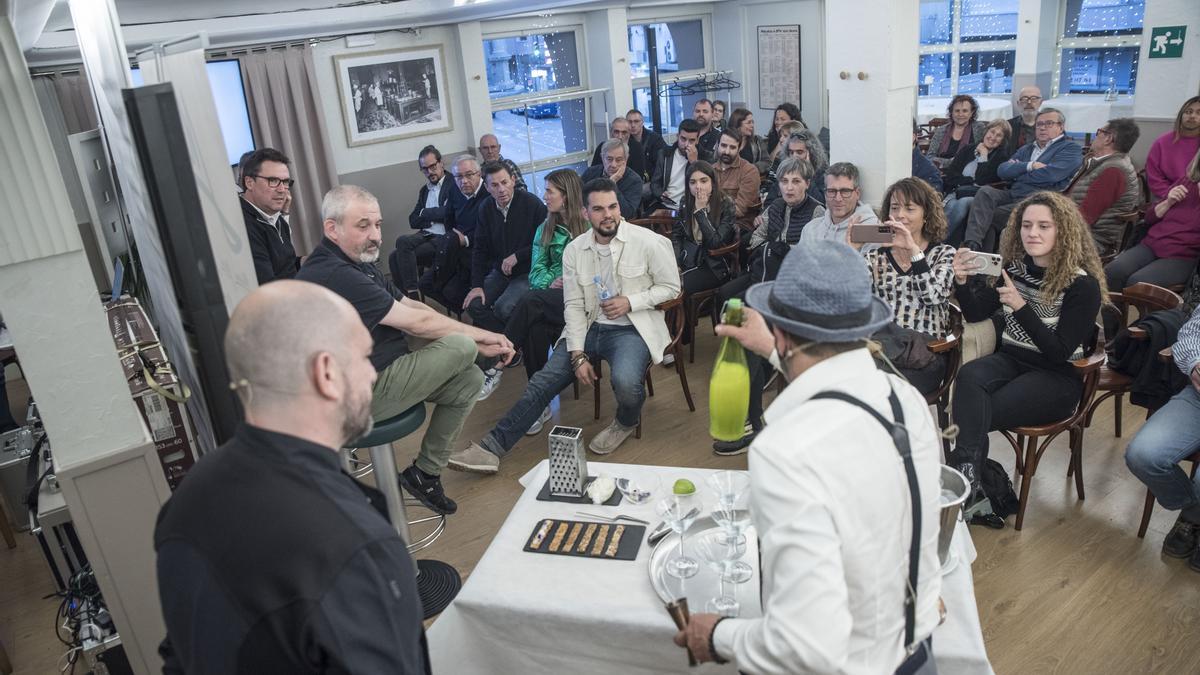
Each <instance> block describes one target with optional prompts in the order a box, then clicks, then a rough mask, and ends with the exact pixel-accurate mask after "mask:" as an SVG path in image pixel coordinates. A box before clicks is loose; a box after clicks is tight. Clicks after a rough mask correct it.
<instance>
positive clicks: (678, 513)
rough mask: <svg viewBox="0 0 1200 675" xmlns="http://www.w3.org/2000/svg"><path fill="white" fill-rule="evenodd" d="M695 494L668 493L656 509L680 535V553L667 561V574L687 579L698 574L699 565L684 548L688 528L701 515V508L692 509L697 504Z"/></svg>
mask: <svg viewBox="0 0 1200 675" xmlns="http://www.w3.org/2000/svg"><path fill="white" fill-rule="evenodd" d="M695 503H696V498H695V494H694V493H693V494H687V495H680V494H674V493H672V494H668V495H666V496H664V497H663V498H662V500H661V501H659V502H658V505H657V507H656V510H657V511H658V515H659V516H660V517H661V518H662V519H663V520H664V521H666V523H667V524H668V525H670V526H671V529H672V530H673V531H674V532H675V534H677V535H679V555H677V556H675V557H674V558H671V559H670V560H668V561H667V565H666V567H667V574H670V575H671V576H673V577H675V578H677V579H687V578H689V577H693V576H695V574H696V570H697V568H698V567H699V565H698V564H697V563H696V560H695V559H694V558H689V557H688V556H687V555H686V554H685V553H684V550H683V543H684V539H686V538H687V530H688V528H689V527H691V526H692V523H693V522H694V521H695V520H696V516H697V515H699V509H697V510H696V511H692V507H693V506H695Z"/></svg>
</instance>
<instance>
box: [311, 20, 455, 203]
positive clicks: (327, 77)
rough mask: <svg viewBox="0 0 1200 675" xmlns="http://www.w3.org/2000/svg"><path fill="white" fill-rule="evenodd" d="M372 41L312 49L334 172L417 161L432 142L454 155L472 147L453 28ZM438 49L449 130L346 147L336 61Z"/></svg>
mask: <svg viewBox="0 0 1200 675" xmlns="http://www.w3.org/2000/svg"><path fill="white" fill-rule="evenodd" d="M375 39H376V42H375V44H374V45H372V46H370V47H359V48H347V47H346V41H345V40H344V39H338V40H331V41H329V42H323V43H321V44H318V45H314V46H313V48H312V51H313V65H314V66H315V68H316V79H317V95H318V97H319V98H320V100H321V106H322V108H323V110H324V112H325V121H326V124H328V126H329V129H328V132H329V142H330V145H331V146H332V148H333V162H334V167H335V168H336V170H337V173H338V174H339V175H344V174H348V173H354V172H358V171H366V170H368V169H375V168H379V167H384V166H390V165H393V164H400V163H406V164H407V163H415V162H416V161H417V153H418V152H420V150H421V148H423V147H425V146H426V145H428V144H431V143H432V144H433V145H436V146H437V147H438V148H439V149H441V150H442V151H443V152H456V151H459V150H462V149H463V148H466V147H468V146H471V145H474V140H473V139H472V138H471V135H470V126H471V125H470V124H469V120H470V116H469V114H468V112H467V94H466V84H465V81H466V78H465V77H464V69H463V63H462V50H461V49H460V48H459V45H458V37H457V32H456V31H455V30H454V28H453V27H450V26H435V27H429V28H421V29H419V30H418V31H417V32H415V33H400V32H396V31H389V32H383V33H376V34H375ZM438 45H440V46H441V48H442V55H443V58H444V61H443V64H442V67H443V68H444V69H445V73H446V87H447V90H448V91H447V94H448V96H449V98H450V102H449V110H450V123H451V129H450V131H445V132H441V133H436V134H424V135H419V136H414V137H412V138H403V139H400V140H395V141H386V142H382V143H372V144H369V145H359V146H355V147H350V146H349V144H348V143H347V138H346V128H345V118H344V116H343V114H342V105H341V93H340V92H339V91H338V81H337V72H336V69H335V68H336V65H335V57H337V56H341V55H351V54H363V53H369V52H375V51H386V50H392V49H411V48H418V47H425V48H429V47H436V46H438ZM418 185H419V183H418Z"/></svg>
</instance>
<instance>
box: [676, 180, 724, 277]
mask: <svg viewBox="0 0 1200 675" xmlns="http://www.w3.org/2000/svg"><path fill="white" fill-rule="evenodd" d="M734 210H735V206H734V203H733V200H732V199H730V198H729V196H728V195H721V218H720V220H719V222H717V223H715V224H714V223H713V222H712V220H711V219H710V218H709V217H708V216H709V213H708V209H704V210H701V211H698V212H696V224H697V225H698V226H699V227H700V235H701V241H696V237H695V236H693V233H692V214H691V212H690V211H688V210H687V207H686V206H685V207H683V208H682V209H680V211H679V217H678V218H676V219H675V224H674V225H673V226H672V227H671V246H672V248H674V249H675V262H677V263H678V264H679V269H681V270H683V271H684V272H686V271H688V270H689V269H692V268H694V267H699V266H700V265H707V266H708V268H709V269H710V270H711V271H712V273H713V274H715V275H716V276H717V278H718V279H723V278H725V277H726V276H728V274H729V269H728V265H727V264H726V262H725V261H724V260H722V259H718V258H712V257H710V256H709V255H708V252H709V250H710V249H714V248H721V247H722V246H726V245H728V244H730V243H732V242H733V230H734V225H733V219H734V215H735V214H734ZM697 248H698V252H697ZM693 256H694V257H695V261H694V262H695V264H694V265H693V264H691V263H692V261H691V260H689V258H691V257H693Z"/></svg>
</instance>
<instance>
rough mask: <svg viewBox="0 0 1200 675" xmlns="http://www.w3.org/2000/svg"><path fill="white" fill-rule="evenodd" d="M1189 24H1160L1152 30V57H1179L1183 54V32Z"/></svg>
mask: <svg viewBox="0 0 1200 675" xmlns="http://www.w3.org/2000/svg"><path fill="white" fill-rule="evenodd" d="M1186 32H1187V26H1159V27H1158V28H1153V29H1151V32H1150V58H1152V59H1178V58H1180V57H1182V56H1183V34H1184V33H1186Z"/></svg>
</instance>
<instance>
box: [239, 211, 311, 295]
mask: <svg viewBox="0 0 1200 675" xmlns="http://www.w3.org/2000/svg"><path fill="white" fill-rule="evenodd" d="M238 201H240V202H241V203H242V219H243V220H244V221H245V222H246V238H247V239H248V240H249V241H250V256H251V257H252V258H253V259H254V275H255V276H257V277H258V283H259V285H260V286H261V285H262V284H265V283H267V282H268V281H274V280H276V279H291V278H292V277H294V276H296V272H297V271H298V270H299V269H300V258H298V257H297V256H296V249H295V248H294V247H293V246H292V228H291V227H290V226H289V225H288V222H287V216H285V215H283V214H280V216H279V217H278V218H277V219H276V220H275V223H276V225H277V226H278V228H279V229H276V228H274V227H272V226H271V224H270V223H269V222H267V219H266V218H264V217H263V215H262V214H261V213H259V211H258V209H257V208H255V207H254V205H253V204H251V203H250V202H248V201H246V200H245V198H241V199H239V200H238Z"/></svg>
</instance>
